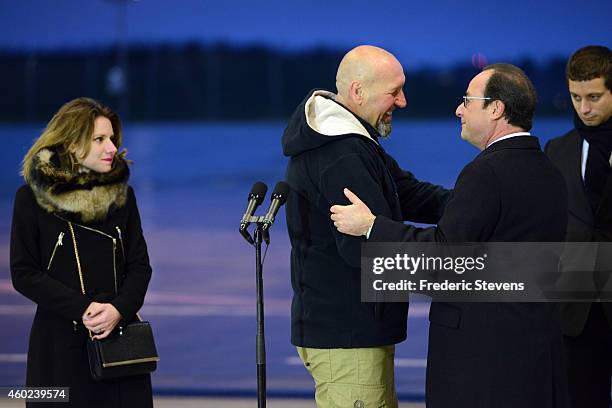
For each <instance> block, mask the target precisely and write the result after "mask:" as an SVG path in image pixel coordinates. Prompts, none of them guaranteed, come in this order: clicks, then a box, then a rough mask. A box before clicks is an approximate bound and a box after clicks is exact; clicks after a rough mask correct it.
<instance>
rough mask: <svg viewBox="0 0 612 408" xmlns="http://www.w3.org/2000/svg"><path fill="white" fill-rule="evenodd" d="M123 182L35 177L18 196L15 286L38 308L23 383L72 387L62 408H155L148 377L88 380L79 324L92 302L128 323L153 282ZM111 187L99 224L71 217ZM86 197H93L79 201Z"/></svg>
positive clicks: (132, 198) (13, 252) (135, 214)
mask: <svg viewBox="0 0 612 408" xmlns="http://www.w3.org/2000/svg"><path fill="white" fill-rule="evenodd" d="M37 167H40V166H37ZM126 171H127V167H126ZM38 176H40V175H38ZM122 178H123V179H124V180H121V181H119V182H111V181H110V180H106V181H107V182H108V183H106V184H105V185H95V184H97V183H96V182H94V185H95V187H94V185H92V184H91V182H92V180H91V177H90V178H89V179H88V180H87V181H88V183H89V184H87V183H82V181H83V180H71V182H70V183H63V182H60V183H58V182H57V180H54V182H51V183H47V181H49V180H46V181H45V180H41V178H40V177H38V178H36V179H35V180H33V181H32V183H31V185H32V186H33V188H32V187H31V186H30V185H25V186H22V187H21V188H20V189H19V190H18V191H17V194H16V196H15V207H14V212H13V223H12V231H11V253H10V259H11V275H12V281H13V285H14V287H15V289H16V290H17V291H19V292H20V293H21V294H23V295H24V296H26V297H28V298H29V299H31V300H32V301H33V302H35V303H36V304H37V309H36V315H35V317H34V322H33V324H32V329H31V332H30V342H29V348H28V364H27V378H26V385H27V386H48V387H51V386H55V387H60V386H62V387H70V404H59V405H61V406H62V407H67V406H74V407H119V406H122V407H123V406H138V407H146V406H152V396H151V381H150V376H148V375H146V376H136V377H126V378H123V379H117V380H109V381H101V382H95V381H93V380H92V378H91V375H90V373H89V365H88V360H87V354H86V341H85V340H86V337H87V335H88V333H87V331H86V329H85V327H84V326H83V324H82V321H81V317H82V315H83V313H84V312H85V310H86V308H87V307H88V306H89V304H90V303H91V301H94V300H95V301H98V302H110V303H112V304H113V305H114V306H115V308H116V309H117V310H118V311H119V313H121V315H122V317H123V319H124V322H125V321H132V320H133V319H134V316H135V313H136V312H137V311H138V310H139V309H140V307H141V306H142V303H143V301H144V296H145V293H146V290H147V286H148V282H149V279H150V277H151V268H150V266H149V258H148V254H147V247H146V244H145V241H144V238H143V234H142V229H141V225H140V216H139V214H138V208H137V206H136V199H135V196H134V192H133V190H132V189H131V187H127V184H125V181H126V180H127V175H125V176H122ZM84 186H87V187H88V188H85V187H84ZM113 187H118V189H117V190H116V191H118V192H119V193H118V194H116V196H115V201H114V202H113V203H111V205H110V207H107V211H102V213H104V214H105V216H104V217H103V218H96V219H94V220H90V221H89V222H87V223H85V222H83V218H86V219H89V216H90V215H91V213H89V214H88V213H87V211H88V210H85V211H84V212H83V211H76V212H72V211H70V209H71V208H78V206H79V204H78V203H76V201H75V199H77V198H78V199H83V200H84V201H82V202H81V204H82V207H81V209H84V208H86V207H89V206H90V205H91V204H93V203H94V202H95V198H92V197H93V196H94V195H101V196H104V194H105V193H108V192H109V191H111V190H113ZM33 189H34V190H35V191H37V195H35V193H34V191H33ZM59 191H61V192H62V193H64V194H62V193H59ZM85 191H88V192H90V194H84V195H83V194H82V193H83V192H85ZM71 193H72V194H77V195H78V194H81V196H80V197H77V196H76V195H72V196H71ZM45 194H46V199H47V200H45ZM110 196H113V194H112V192H111V194H110ZM107 197H108V196H107ZM37 198H38V200H37ZM53 200H55V201H53ZM91 200H93V201H91ZM41 205H42V206H41ZM75 205H76V207H75ZM43 207H46V208H43ZM48 209H49V210H52V211H51V212H50V211H49V210H48ZM59 214H61V216H60V215H59ZM94 216H96V217H97V215H94ZM67 220H70V221H71V222H73V228H74V232H75V236H76V242H77V248H78V252H79V256H80V260H81V266H82V271H83V280H84V286H85V289H86V294H85V295H83V294H82V293H81V287H80V283H79V274H78V270H77V264H76V258H75V252H74V249H73V242H72V238H71V235H70V230H69V228H68V221H67ZM115 276H116V284H117V291H118V294H115ZM121 324H123V323H120V325H121ZM39 405H40V404H35V405H34V406H39Z"/></svg>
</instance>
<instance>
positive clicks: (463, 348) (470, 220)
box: [370, 136, 568, 408]
mask: <svg viewBox="0 0 612 408" xmlns="http://www.w3.org/2000/svg"><path fill="white" fill-rule="evenodd" d="M566 225H567V191H566V188H565V182H564V181H563V178H562V176H561V174H560V173H559V172H558V170H557V169H555V167H554V166H553V164H552V163H551V162H550V161H549V160H548V159H547V158H546V156H545V155H544V154H543V152H542V151H541V150H540V146H539V143H538V140H537V139H536V138H535V137H531V136H517V137H513V138H510V139H505V140H501V141H499V142H497V143H494V144H493V145H491V146H489V147H488V148H487V149H485V150H484V151H483V152H481V153H480V154H479V155H478V156H477V157H476V158H475V159H474V160H473V161H472V162H471V163H470V164H468V165H467V166H466V167H465V168H464V169H463V171H462V172H461V174H460V175H459V178H458V179H457V183H456V185H455V189H454V191H453V195H452V196H451V199H450V201H449V203H448V205H447V207H446V210H445V212H444V214H443V215H442V218H441V220H440V222H439V224H438V226H437V227H432V228H427V229H421V228H414V227H412V226H408V225H403V224H399V223H396V222H393V221H391V220H389V219H388V218H385V217H377V218H376V221H375V223H374V226H373V228H372V232H371V234H370V241H378V242H392V241H411V242H419V241H420V242H434V241H435V242H562V241H563V239H564V238H565V231H566ZM429 320H430V329H429V350H428V356H427V389H426V399H427V406H428V407H429V408H448V407H454V408H461V407H465V408H468V407H469V408H491V407H495V408H515V407H522V408H552V407H555V408H560V407H563V408H565V407H567V406H568V399H567V398H568V396H567V379H566V373H565V365H564V356H563V350H562V336H561V329H560V322H559V313H558V310H557V308H556V305H554V304H548V303H448V302H444V303H443V302H433V303H432V304H431V308H430V313H429Z"/></svg>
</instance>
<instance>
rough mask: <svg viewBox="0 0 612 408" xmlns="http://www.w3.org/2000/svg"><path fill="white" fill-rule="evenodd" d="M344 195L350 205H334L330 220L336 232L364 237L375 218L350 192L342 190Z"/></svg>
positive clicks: (346, 189)
mask: <svg viewBox="0 0 612 408" xmlns="http://www.w3.org/2000/svg"><path fill="white" fill-rule="evenodd" d="M344 195H345V196H346V198H348V199H349V201H350V202H351V204H350V205H334V206H332V207H331V209H330V211H331V213H332V214H331V219H332V221H333V222H334V226H335V227H336V228H337V229H338V231H340V232H342V233H344V234H348V235H353V236H356V237H358V236H361V235H366V234H367V232H368V230H369V229H370V228H371V227H372V225H374V220H375V219H376V217H375V216H374V215H373V214H372V212H371V211H370V209H369V208H368V206H367V205H365V204H364V203H363V201H361V200H360V199H359V197H357V196H356V195H355V194H354V193H353V192H352V191H351V190H349V189H348V188H345V189H344Z"/></svg>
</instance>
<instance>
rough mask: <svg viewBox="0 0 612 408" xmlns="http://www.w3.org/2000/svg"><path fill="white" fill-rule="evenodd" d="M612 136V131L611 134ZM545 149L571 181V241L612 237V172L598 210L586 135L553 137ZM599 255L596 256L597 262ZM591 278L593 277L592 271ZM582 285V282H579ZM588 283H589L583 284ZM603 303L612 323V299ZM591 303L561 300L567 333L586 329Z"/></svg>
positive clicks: (567, 238)
mask: <svg viewBox="0 0 612 408" xmlns="http://www.w3.org/2000/svg"><path fill="white" fill-rule="evenodd" d="M610 136H611V137H612V135H610ZM544 152H545V153H546V154H547V155H548V157H549V158H550V160H551V161H552V162H553V164H554V165H555V166H557V168H558V169H559V171H560V172H561V174H563V178H564V179H565V182H566V184H567V191H568V194H569V196H568V210H569V213H568V222H567V235H566V240H567V241H570V242H593V241H594V242H610V241H612V176H610V177H608V181H607V183H606V186H605V189H604V194H603V196H602V198H601V202H600V204H599V208H598V209H597V211H596V212H595V213H593V209H592V208H591V205H590V204H589V200H588V198H587V193H586V191H585V187H584V182H583V180H582V174H581V160H582V138H581V137H580V135H579V134H578V132H577V131H576V130H573V131H571V132H569V133H567V134H565V135H564V136H561V137H559V138H555V139H552V140H550V141H549V142H548V143H547V144H546V147H545V148H544ZM594 263H595V258H593V265H594ZM587 279H590V280H591V281H593V279H594V277H593V276H592V275H590V276H589V277H588V278H587ZM576 284H577V285H581V283H578V282H577V283H576ZM579 287H585V286H579ZM601 306H602V308H603V310H604V313H605V314H606V317H607V318H608V322H611V323H610V326H612V303H608V302H603V303H601ZM590 309H591V303H588V302H574V303H563V304H561V325H562V328H563V333H564V334H565V335H567V336H577V335H579V334H580V333H581V332H582V329H583V328H584V325H585V323H586V321H587V318H588V316H589V310H590Z"/></svg>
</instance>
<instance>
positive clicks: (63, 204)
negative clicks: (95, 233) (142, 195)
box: [29, 149, 130, 224]
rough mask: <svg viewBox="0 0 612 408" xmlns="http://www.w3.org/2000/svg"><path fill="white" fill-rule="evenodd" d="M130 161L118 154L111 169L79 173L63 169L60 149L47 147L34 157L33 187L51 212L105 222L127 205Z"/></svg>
mask: <svg viewBox="0 0 612 408" xmlns="http://www.w3.org/2000/svg"><path fill="white" fill-rule="evenodd" d="M129 175H130V171H129V169H128V166H127V163H126V162H125V160H123V159H122V158H120V157H118V156H117V157H116V159H115V162H114V164H113V168H112V170H111V171H110V172H108V173H96V172H88V173H79V172H73V171H69V170H67V169H63V168H61V167H60V165H59V158H58V155H57V152H55V151H53V150H50V149H43V150H41V151H40V152H38V154H36V156H34V159H33V166H32V171H31V174H30V182H29V184H30V188H31V189H32V191H33V192H34V195H35V197H36V201H37V202H38V205H40V206H41V207H42V208H44V209H45V210H46V211H47V212H49V213H52V214H56V215H58V216H60V217H62V218H65V219H67V220H68V221H74V222H77V223H84V224H89V223H97V222H103V221H104V220H105V219H106V218H107V217H108V216H109V215H110V214H111V213H112V212H113V211H115V210H117V209H119V208H121V207H123V206H125V202H126V200H127V189H128V185H127V180H128V177H129Z"/></svg>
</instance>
